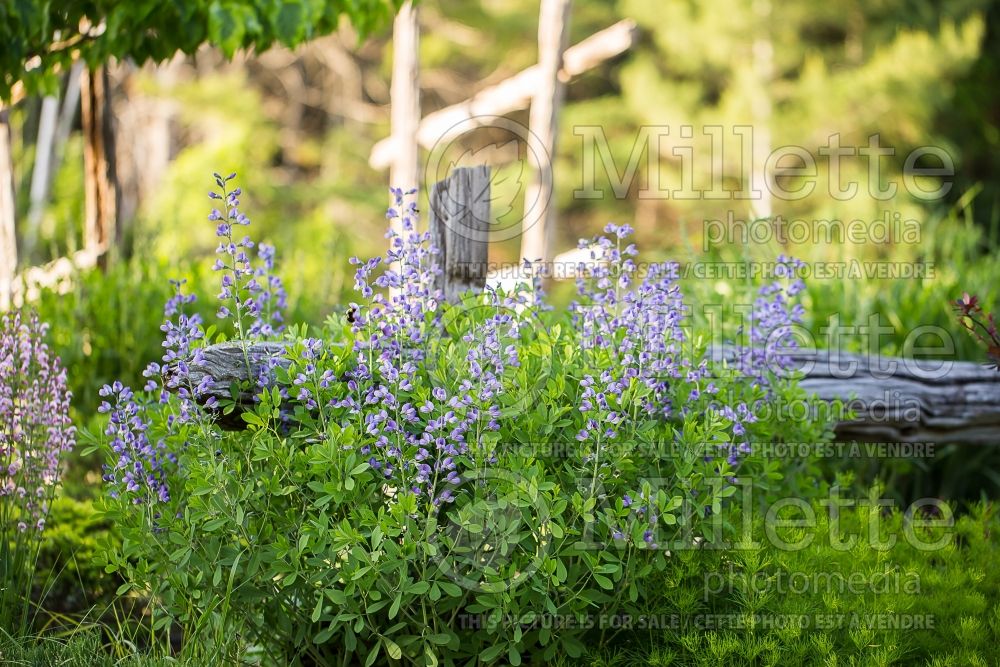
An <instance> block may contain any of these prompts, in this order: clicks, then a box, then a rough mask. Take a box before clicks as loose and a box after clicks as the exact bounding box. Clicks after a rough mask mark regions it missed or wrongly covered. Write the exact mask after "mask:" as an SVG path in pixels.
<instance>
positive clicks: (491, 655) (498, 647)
mask: <svg viewBox="0 0 1000 667" xmlns="http://www.w3.org/2000/svg"><path fill="white" fill-rule="evenodd" d="M505 648H506V646H505V645H504V644H494V645H493V646H489V647H487V648H485V649H483V651H482V652H481V653H480V654H479V659H480V660H482V661H483V662H493V661H494V660H496V659H497V658H498V657H500V654H501V653H503V650H504V649H505Z"/></svg>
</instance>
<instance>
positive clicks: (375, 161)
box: [368, 19, 639, 169]
mask: <svg viewBox="0 0 1000 667" xmlns="http://www.w3.org/2000/svg"><path fill="white" fill-rule="evenodd" d="M638 39H639V29H638V27H637V26H636V24H635V21H633V20H632V19H624V20H621V21H619V22H618V23H615V24H614V25H612V26H610V27H608V28H605V29H604V30H601V31H600V32H596V33H594V34H593V35H591V36H590V37H587V38H586V39H585V40H583V41H582V42H580V43H578V44H575V45H573V46H571V47H569V48H568V49H566V53H565V54H564V56H563V69H562V70H561V71H560V72H559V78H560V80H562V81H569V80H570V79H572V78H573V77H575V76H579V75H581V74H584V73H585V72H588V71H590V70H591V69H593V68H595V67H597V66H598V65H600V64H601V63H604V62H606V61H608V60H610V59H611V58H614V57H616V56H619V55H621V54H622V53H625V52H626V51H628V50H629V49H631V48H632V46H633V45H634V44H635V43H636V41H638ZM541 76H542V72H541V68H540V67H539V66H538V65H532V66H531V67H528V68H527V69H524V70H521V71H520V72H518V73H517V74H515V75H514V76H512V77H510V78H509V79H505V80H504V81H501V82H500V83H497V84H495V85H492V86H489V87H487V88H484V89H483V90H480V91H479V92H477V93H475V94H474V95H473V96H472V97H470V98H468V99H466V100H462V101H461V102H459V103H457V104H453V105H451V106H448V107H445V108H444V109H439V110H437V111H433V112H431V113H429V114H427V115H426V116H424V118H423V120H422V121H420V127H419V128H418V129H417V134H416V138H417V141H418V142H419V143H420V145H421V146H423V147H424V148H427V149H432V148H433V147H434V146H435V145H436V144H439V143H440V144H442V145H443V144H444V143H445V142H447V141H449V140H451V139H454V138H456V137H459V136H461V135H462V134H464V133H465V132H468V131H469V130H472V129H474V128H476V127H482V126H483V125H488V124H489V123H491V122H493V120H494V119H495V118H496V117H497V116H504V115H506V114H509V113H511V112H512V111H518V110H520V109H526V108H527V107H528V104H529V103H530V102H531V98H532V96H533V95H534V93H535V90H536V89H537V88H538V86H539V78H540V77H541ZM395 152H396V145H395V142H394V140H393V137H392V136H390V137H388V138H386V139H382V140H381V141H379V142H377V143H376V144H375V146H374V147H373V148H372V152H371V154H370V156H369V158H368V164H369V165H371V166H372V168H374V169H383V168H385V167H387V166H389V165H390V164H391V163H392V161H393V156H394V155H395Z"/></svg>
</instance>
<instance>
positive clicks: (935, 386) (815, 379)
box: [712, 347, 1000, 445]
mask: <svg viewBox="0 0 1000 667" xmlns="http://www.w3.org/2000/svg"><path fill="white" fill-rule="evenodd" d="M734 354H735V352H734V350H733V349H732V348H728V347H727V348H723V349H721V350H718V349H717V350H714V351H713V355H712V356H713V357H714V358H715V359H716V360H720V359H722V358H726V359H732V358H733V356H734ZM788 356H789V357H790V358H791V359H792V360H793V362H794V364H795V367H796V368H797V369H799V370H800V371H801V372H802V373H803V379H802V382H801V386H802V387H803V389H805V390H806V392H808V393H810V394H815V395H816V396H817V397H818V398H820V399H822V400H824V401H827V402H833V401H836V400H840V401H843V402H844V403H845V404H846V407H849V408H851V409H852V410H853V411H854V412H855V417H856V418H855V419H853V420H846V419H845V420H840V421H839V422H838V423H837V426H836V435H837V438H838V439H839V440H843V441H849V440H858V441H866V442H931V443H965V444H978V445H1000V372H997V371H996V370H994V369H991V368H988V367H986V366H984V365H982V364H977V363H973V362H968V361H950V360H949V361H942V360H916V359H902V358H899V357H887V356H879V357H869V356H867V355H862V354H853V353H848V352H834V351H830V350H798V351H794V352H791V353H789V354H788ZM793 414H794V413H793Z"/></svg>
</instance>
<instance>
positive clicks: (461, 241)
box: [428, 167, 490, 301]
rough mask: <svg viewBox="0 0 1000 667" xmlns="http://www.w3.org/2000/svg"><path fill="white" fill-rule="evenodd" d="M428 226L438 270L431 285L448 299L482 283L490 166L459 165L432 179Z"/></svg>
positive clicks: (477, 288)
mask: <svg viewBox="0 0 1000 667" xmlns="http://www.w3.org/2000/svg"><path fill="white" fill-rule="evenodd" d="M430 204H431V215H430V222H429V225H428V228H429V230H430V234H431V244H432V245H433V246H434V247H435V248H437V251H438V254H437V255H436V257H435V260H436V262H437V264H438V266H439V267H440V268H441V271H440V272H439V273H438V274H437V276H435V279H434V287H435V288H436V289H440V290H441V291H442V292H443V293H444V297H445V299H446V300H448V301H455V300H456V299H457V298H458V297H459V296H461V295H462V294H464V293H465V292H468V291H482V289H483V286H484V285H485V284H486V272H487V267H488V262H487V259H488V257H489V241H490V168H489V167H460V168H458V169H455V170H454V171H453V172H452V173H451V175H449V176H448V178H447V179H445V180H443V181H441V182H440V183H435V184H434V186H433V187H432V188H431V193H430Z"/></svg>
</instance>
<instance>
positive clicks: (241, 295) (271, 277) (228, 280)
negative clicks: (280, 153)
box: [208, 173, 286, 340]
mask: <svg viewBox="0 0 1000 667" xmlns="http://www.w3.org/2000/svg"><path fill="white" fill-rule="evenodd" d="M214 176H215V182H216V185H218V187H219V192H209V193H208V196H209V198H210V199H212V200H216V201H221V202H223V209H222V210H219V209H212V212H211V213H210V214H209V215H208V219H209V220H210V221H212V222H215V223H218V224H217V227H216V230H215V235H216V236H217V237H219V239H220V242H219V246H218V248H216V254H218V255H219V257H218V258H217V259H216V260H215V265H214V266H213V267H212V268H213V269H214V270H216V271H221V272H222V278H221V290H220V292H219V300H220V301H221V302H222V305H221V306H219V310H218V316H219V318H221V319H226V318H232V320H233V324H234V327H235V328H236V333H237V335H238V336H239V338H240V340H247V339H248V338H251V337H253V338H260V337H265V336H271V335H274V334H276V333H279V332H280V331H281V330H282V329H283V328H284V326H283V324H282V322H283V311H284V309H285V306H286V298H285V290H284V287H283V286H282V283H281V279H280V278H278V277H277V276H276V275H275V274H274V246H270V245H267V244H262V245H261V246H259V247H258V249H257V257H258V260H259V261H260V265H259V266H257V267H255V266H254V265H253V262H252V260H251V258H250V251H251V250H252V249H253V248H254V245H255V244H254V242H253V241H252V240H251V239H250V237H249V236H246V235H244V236H243V237H242V238H239V239H238V238H237V233H236V228H237V227H248V226H249V225H250V218H248V217H247V216H246V215H244V214H243V213H242V212H240V208H239V207H240V199H239V198H240V196H241V195H242V194H243V190H242V189H241V188H238V187H237V188H234V189H232V190H229V185H228V184H229V182H230V181H232V180H233V179H234V178H236V174H235V173H233V174H230V175H229V176H226V177H225V178H223V177H222V176H220V175H219V174H214Z"/></svg>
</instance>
